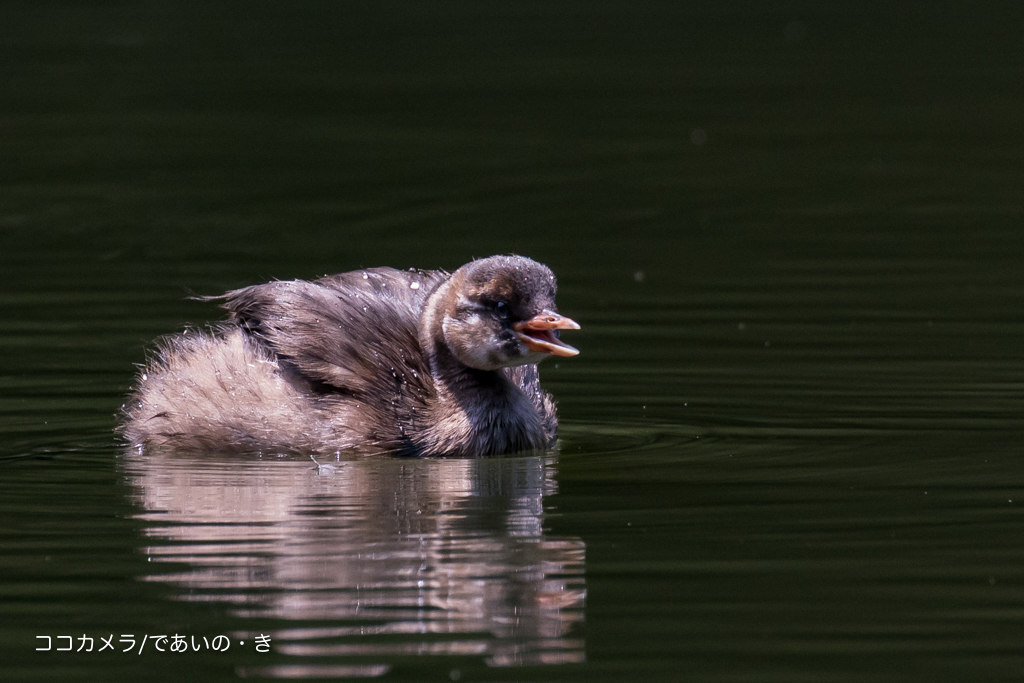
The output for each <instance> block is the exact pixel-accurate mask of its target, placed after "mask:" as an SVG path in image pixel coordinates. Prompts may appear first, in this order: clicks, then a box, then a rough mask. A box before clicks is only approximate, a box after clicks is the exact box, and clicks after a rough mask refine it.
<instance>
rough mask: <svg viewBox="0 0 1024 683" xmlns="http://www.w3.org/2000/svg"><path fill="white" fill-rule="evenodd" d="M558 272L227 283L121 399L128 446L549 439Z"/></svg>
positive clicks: (496, 449) (497, 268) (388, 445)
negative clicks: (215, 315)
mask: <svg viewBox="0 0 1024 683" xmlns="http://www.w3.org/2000/svg"><path fill="white" fill-rule="evenodd" d="M555 290H556V285H555V276H554V275H553V274H552V273H551V271H550V270H549V269H548V268H547V267H546V266H544V265H542V264H540V263H537V262H536V261H532V260H530V259H527V258H523V257H520V256H492V257H490V258H487V259H481V260H478V261H473V262H471V263H468V264H466V265H465V266H462V267H461V268H459V269H458V270H456V271H455V272H454V273H451V274H449V273H447V272H444V271H423V270H410V271H398V270H395V269H393V268H371V269H367V270H362V271H353V272H350V273H341V274H338V275H331V276H327V277H324V278H321V279H319V280H316V281H313V282H306V281H302V280H294V281H288V282H270V283H267V284H263V285H255V286H252V287H246V288H244V289H238V290H235V291H232V292H228V293H227V294H225V295H223V296H221V297H212V298H213V299H216V300H221V301H223V304H222V306H223V307H224V308H226V309H227V310H228V311H229V313H230V317H229V321H228V322H226V323H222V324H219V325H217V326H215V327H213V328H211V329H210V330H209V331H198V330H188V331H186V332H184V333H182V334H177V335H172V336H169V337H166V338H164V339H163V340H162V342H161V343H160V345H159V348H158V350H157V352H156V354H155V356H154V357H153V358H152V359H151V360H150V361H149V363H148V364H147V365H146V366H145V367H144V368H143V369H142V371H141V372H140V373H139V375H138V378H137V381H136V384H135V387H134V390H133V392H132V395H131V397H130V398H129V400H128V402H127V403H125V405H124V406H123V420H122V423H121V425H120V427H119V431H120V432H121V434H122V435H123V436H124V437H125V439H127V440H128V441H129V442H130V443H131V444H132V445H134V446H138V447H169V448H183V449H190V450H196V449H198V450H217V451H225V450H244V451H250V450H251V451H261V452H267V451H270V452H301V453H334V452H339V451H356V452H370V451H374V452H380V451H387V452H395V453H402V454H408V455H457V456H473V455H493V454H500V453H512V452H516V451H524V450H538V449H544V448H548V447H550V446H551V445H553V443H554V439H555V430H556V426H557V417H556V414H555V405H554V402H553V401H552V400H551V396H550V395H549V394H548V393H547V392H545V391H544V390H543V389H541V387H540V381H539V375H538V372H537V365H536V364H537V363H538V362H539V361H541V360H543V359H544V358H547V357H548V356H549V355H558V356H573V355H576V353H578V352H577V351H576V349H574V348H572V347H571V346H568V345H567V344H564V343H563V342H561V341H560V340H559V339H558V337H557V330H561V329H579V325H577V324H576V323H575V322H573V321H572V320H570V319H568V318H564V317H562V316H560V315H559V314H558V313H557V312H556V310H557V309H556V308H555Z"/></svg>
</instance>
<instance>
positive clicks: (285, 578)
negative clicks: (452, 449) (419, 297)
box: [125, 452, 586, 678]
mask: <svg viewBox="0 0 1024 683" xmlns="http://www.w3.org/2000/svg"><path fill="white" fill-rule="evenodd" d="M125 471H126V474H127V478H128V482H129V484H130V485H131V486H132V489H133V495H134V496H135V498H136V501H137V503H138V504H139V506H140V507H141V508H142V509H143V512H141V513H140V514H139V515H138V516H139V518H141V519H144V520H146V521H147V522H148V525H147V527H146V528H145V531H144V533H145V535H146V536H147V537H148V539H150V542H149V545H147V546H146V547H144V548H143V549H142V550H143V552H144V553H146V554H147V555H148V556H149V557H150V558H151V561H152V562H159V563H175V564H179V563H184V564H186V565H187V569H185V570H183V571H170V572H159V571H154V572H153V573H152V574H150V575H148V576H146V577H145V580H147V581H154V582H163V583H167V584H170V585H172V586H174V587H175V591H176V592H175V595H174V597H175V598H176V599H178V600H185V601H208V602H220V603H227V604H230V605H231V608H230V611H231V613H232V614H233V615H234V616H237V617H240V618H243V619H258V620H259V622H260V627H261V628H262V629H263V632H265V633H269V635H271V637H272V639H273V644H274V652H276V653H277V654H278V655H290V656H294V657H316V658H317V660H316V661H317V664H316V665H304V664H297V663H296V662H297V660H294V659H292V660H291V661H288V659H290V657H289V658H288V659H284V660H283V661H282V660H281V658H280V657H279V658H278V661H275V664H276V665H275V666H267V667H261V668H260V669H259V670H240V671H239V673H240V674H242V675H248V674H255V675H260V676H282V677H317V678H323V677H347V676H363V677H365V676H375V675H381V674H383V673H386V672H387V671H388V670H389V668H390V666H389V664H388V663H387V662H388V660H391V659H394V658H402V657H407V656H414V655H449V656H451V655H471V656H478V657H483V658H484V661H485V662H486V663H487V664H488V665H491V666H517V665H544V664H564V663H575V662H582V661H584V658H585V652H584V642H583V640H582V638H581V637H580V636H579V635H578V634H574V630H578V627H577V625H582V622H583V617H584V612H583V606H584V598H585V595H586V589H585V584H584V573H583V571H584V555H585V547H584V544H583V541H582V540H580V539H579V538H572V537H556V536H550V535H548V534H546V533H545V532H544V529H543V517H544V497H545V496H549V495H551V494H553V493H554V492H555V489H556V482H555V479H554V458H553V456H529V457H506V458H483V459H475V460H466V459H451V460H415V459H398V458H368V459H361V460H353V461H340V462H332V463H331V464H329V465H316V464H313V463H311V462H310V461H309V460H308V459H307V460H299V459H278V458H266V457H264V458H263V459H260V460H254V459H252V458H251V457H250V458H249V459H245V458H240V457H238V456H227V455H224V456H212V455H210V454H201V455H194V456H192V455H186V454H181V453H159V452H148V453H146V454H144V455H140V454H134V453H132V454H127V455H126V456H125ZM274 620H277V628H275V629H273V630H271V631H268V630H267V629H266V626H265V624H266V623H267V622H268V621H274ZM303 622H308V623H303ZM240 630H241V631H243V632H244V635H243V633H238V634H237V636H238V637H239V638H244V637H246V636H247V637H250V638H251V637H253V636H254V635H256V634H257V633H259V630H258V629H255V628H254V629H253V630H252V631H245V626H244V624H243V625H242V626H241V628H240ZM323 658H332V659H333V660H334V661H335V662H336V663H335V664H331V665H325V664H324V663H323V662H324V659H323ZM338 659H341V660H342V661H341V662H337V660H338Z"/></svg>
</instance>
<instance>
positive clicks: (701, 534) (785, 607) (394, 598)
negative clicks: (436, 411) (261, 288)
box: [0, 1, 1024, 683]
mask: <svg viewBox="0 0 1024 683" xmlns="http://www.w3.org/2000/svg"><path fill="white" fill-rule="evenodd" d="M1022 19H1024V13H1022V12H1021V11H1020V10H1019V9H1018V8H1017V6H1016V5H1015V4H1013V3H1005V4H1002V5H1000V4H997V3H984V4H981V5H968V4H967V3H954V2H927V3H926V2H907V3H899V7H898V9H895V8H894V7H891V6H890V5H889V4H885V3H867V2H858V3H811V2H806V3H805V2H779V3H753V2H749V3H739V2H732V3H708V2H697V3H691V2H678V3H644V2H640V3H611V2H588V3H565V2H538V3H525V2H522V3H520V2H517V3H505V4H498V3H486V4H485V3H475V4H473V3H430V2H421V3H335V2H292V3H285V2H210V3H189V2H167V1H165V2H80V3H72V2H8V3H3V4H2V5H0V321H2V325H0V650H2V657H0V662H2V664H3V677H4V678H5V680H8V679H17V680H68V681H109V680H168V681H170V680H174V681H177V680H183V679H186V678H187V679H189V680H197V681H214V680H234V679H236V678H238V677H260V676H263V677H278V678H281V677H284V678H317V677H319V678H345V677H357V676H362V677H373V676H379V677H381V678H382V679H383V680H395V681H427V680H436V681H450V680H456V679H457V680H460V681H476V680H481V681H515V680H518V681H587V682H588V683H591V682H595V681H620V680H644V681H677V680H692V681H711V680H713V681H825V680H827V681H843V682H845V681H906V680H921V681H935V680H950V681H962V680H1018V679H1019V678H1020V675H1021V671H1022V670H1024V543H1022V540H1024V513H1021V512H1020V509H1021V508H1022V506H1024V465H1022V463H1021V456H1022V453H1021V446H1020V441H1021V437H1022V436H1024V414H1022V406H1024V313H1022V304H1024V269H1022V268H1021V263H1022V262H1024V236H1022V234H1021V231H1022V228H1024V133H1022V127H1021V121H1024V90H1022V83H1024V51H1022V50H1021V49H1020V45H1019V42H1020V35H1021V27H1022V26H1024V22H1022ZM503 252H516V253H522V254H526V255H529V256H531V257H533V258H535V259H537V260H540V261H544V262H546V263H547V264H549V265H550V266H551V267H552V268H553V269H554V270H555V272H556V273H557V274H558V276H559V279H560V293H559V301H560V308H561V309H562V311H563V312H565V313H566V314H568V315H571V316H572V317H573V318H575V319H576V320H578V321H580V322H581V323H582V325H583V329H582V330H581V331H580V332H577V333H574V334H573V337H572V340H571V342H572V343H573V344H574V345H576V346H578V347H579V348H580V349H581V350H582V354H581V355H580V356H579V357H578V358H575V359H571V360H568V361H560V362H559V363H557V364H555V363H554V361H548V362H547V363H545V365H544V366H542V376H543V379H544V382H545V385H546V386H547V388H549V389H550V390H551V391H552V392H553V393H554V394H555V396H556V397H557V399H558V400H559V403H560V411H561V416H562V429H561V434H562V444H561V449H560V452H559V453H557V454H553V455H551V456H550V457H545V458H542V457H509V458H495V459H486V460H472V461H457V460H418V461H410V460H398V459H389V458H378V459H369V460H359V461H352V462H346V461H342V462H336V463H332V467H322V468H317V467H316V466H315V465H314V464H313V463H312V462H310V461H302V460H294V459H275V458H269V459H266V458H265V459H263V460H260V459H257V458H255V457H252V458H241V459H240V458H226V457H224V456H214V455H210V456H208V457H203V456H196V455H192V456H180V457H170V456H160V457H147V456H145V455H138V454H125V453H123V452H122V451H121V450H120V448H119V446H118V445H117V443H116V441H115V439H114V436H113V434H112V428H113V425H114V413H115V411H116V410H117V408H118V406H119V405H120V404H121V402H122V400H123V398H124V395H125V393H126V391H127V388H128V385H129V383H130V382H131V379H132V376H133V372H134V366H133V363H139V362H141V361H142V360H143V358H144V352H145V351H144V350H145V348H146V346H147V344H148V343H149V342H150V341H151V340H152V339H153V338H154V337H156V336H158V335H160V334H164V333H168V332H172V331H175V330H177V329H180V328H181V326H182V325H183V324H185V323H186V322H194V323H201V322H203V321H206V320H212V319H215V318H216V317H217V311H216V309H215V308H213V307H212V306H211V305H209V304H204V303H198V302H194V301H188V300H186V296H187V295H188V294H190V293H196V294H216V293H220V292H222V291H224V290H225V289H228V288H232V287H237V286H241V285H246V284H252V283H256V282H260V281H264V280H267V279H271V278H282V279H287V278H295V277H315V276H318V275H322V274H324V273H329V272H339V271H344V270H350V269H354V268H358V267H362V266H376V265H392V266H397V267H407V266H419V267H427V268H433V267H446V268H454V267H457V266H458V265H460V264H462V263H464V262H465V261H467V260H469V259H470V258H472V257H474V256H485V255H489V254H493V253H503ZM129 634H130V635H132V636H133V637H134V639H135V640H136V641H141V640H142V638H143V636H145V637H147V638H151V637H153V636H156V635H167V636H168V637H170V636H173V635H175V634H179V635H184V636H186V637H187V638H194V639H195V640H196V641H202V639H203V638H204V637H205V638H207V639H208V640H212V639H213V638H214V637H215V636H218V635H225V636H228V637H229V638H230V639H231V646H230V649H229V650H228V651H227V652H213V651H211V650H210V649H208V648H203V647H200V649H199V651H191V649H192V648H191V645H190V646H189V649H190V651H189V652H177V653H172V652H166V653H159V652H157V651H155V650H154V649H152V641H148V640H147V645H145V649H144V651H143V652H142V654H141V655H140V654H138V652H137V649H138V647H139V643H138V642H136V644H135V650H133V651H132V652H122V650H123V649H125V648H126V646H127V645H128V643H127V642H122V640H121V639H122V638H123V637H124V636H126V635H129ZM261 634H265V635H269V636H270V637H271V644H270V649H271V651H270V652H268V653H258V652H257V651H256V648H255V645H256V642H255V640H254V639H255V638H256V637H257V636H259V635H261ZM39 636H50V637H51V638H54V639H56V638H57V637H58V636H73V637H74V638H75V640H74V641H73V647H74V648H75V649H78V648H79V647H80V645H81V646H82V649H83V650H85V649H87V647H88V645H87V644H86V645H82V643H83V642H84V641H82V640H81V637H82V636H87V637H90V638H92V639H93V651H92V652H86V651H82V652H57V651H55V650H56V648H57V647H58V646H60V647H66V645H67V640H66V639H65V640H54V641H53V648H54V649H53V650H51V651H49V652H37V651H36V648H37V647H39V646H40V645H42V644H44V643H45V639H38V637H39ZM111 636H113V645H114V649H107V650H106V651H104V652H98V651H97V650H98V649H99V648H100V647H101V646H102V640H101V639H102V638H110V637H111ZM241 641H245V644H244V645H242V644H241ZM168 645H169V643H168ZM164 647H167V645H165V646H164Z"/></svg>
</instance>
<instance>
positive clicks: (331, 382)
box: [217, 268, 448, 401]
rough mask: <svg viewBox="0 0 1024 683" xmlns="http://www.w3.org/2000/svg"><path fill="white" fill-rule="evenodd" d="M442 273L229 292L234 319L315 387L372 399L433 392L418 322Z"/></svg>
mask: <svg viewBox="0 0 1024 683" xmlns="http://www.w3.org/2000/svg"><path fill="white" fill-rule="evenodd" d="M447 277H448V273H445V272H444V271H419V270H415V271H399V270H395V269H393V268H373V269H367V270H364V271H354V272H351V273H341V274H338V275H330V276H325V277H323V278H321V279H319V280H316V281H314V282H307V281H304V280H292V281H278V282H270V283H267V284H263V285H254V286H252V287H245V288H242V289H236V290H234V291H231V292H228V293H227V294H225V295H223V296H222V297H217V298H219V299H222V300H223V302H224V303H223V304H222V306H223V307H224V308H226V309H227V310H228V311H229V312H230V313H231V318H232V320H233V321H234V322H235V323H236V324H238V325H239V326H240V327H242V328H243V329H245V330H247V331H249V332H250V333H251V334H252V335H253V336H255V337H256V338H257V339H259V340H261V341H262V342H263V343H265V344H266V345H267V346H269V347H270V348H271V349H272V350H273V351H274V352H275V353H276V354H277V356H278V358H280V359H281V360H282V361H283V362H285V363H287V364H289V365H290V366H291V367H292V368H294V370H295V371H297V372H298V373H300V374H301V375H304V376H306V377H307V378H309V379H311V380H314V381H316V382H319V383H322V384H325V385H328V387H333V388H334V389H337V390H341V391H343V392H345V393H350V394H352V395H354V396H355V397H360V398H363V399H364V400H367V401H372V399H373V398H375V397H377V398H379V397H383V396H393V395H394V394H395V393H396V392H397V393H400V394H407V395H408V394H409V393H410V392H411V393H412V394H413V395H421V396H425V395H426V394H428V393H432V391H433V385H432V382H431V378H430V371H429V367H428V366H427V364H426V360H425V359H424V357H423V353H422V351H421V350H420V343H419V332H418V330H419V317H420V312H421V311H422V309H423V305H424V304H425V302H426V300H427V297H428V296H429V295H430V292H431V291H433V290H434V288H435V287H436V286H437V285H438V284H439V283H440V282H442V281H443V280H444V279H446V278H447Z"/></svg>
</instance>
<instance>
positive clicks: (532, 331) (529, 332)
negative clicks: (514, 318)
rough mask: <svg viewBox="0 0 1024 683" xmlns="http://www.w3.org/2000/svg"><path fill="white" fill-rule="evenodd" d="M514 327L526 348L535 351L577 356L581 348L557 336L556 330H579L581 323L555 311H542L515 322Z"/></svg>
mask: <svg viewBox="0 0 1024 683" xmlns="http://www.w3.org/2000/svg"><path fill="white" fill-rule="evenodd" d="M512 329H513V330H515V331H516V334H517V335H518V336H519V339H520V340H522V342H523V343H524V344H526V348H527V349H529V350H530V351H532V352H533V353H550V354H551V355H552V356H565V357H569V356H575V355H576V354H578V353H579V349H576V348H573V347H571V346H569V345H568V344H566V343H565V342H563V341H562V340H561V339H559V338H558V337H557V336H555V332H554V331H555V330H578V329H580V326H579V324H578V323H577V322H576V321H575V320H572V319H570V318H566V317H563V316H561V315H558V314H557V313H555V312H553V311H542V312H541V313H540V314H539V315H535V316H533V317H532V318H530V319H529V320H524V321H522V322H518V323H515V324H514V325H512Z"/></svg>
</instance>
